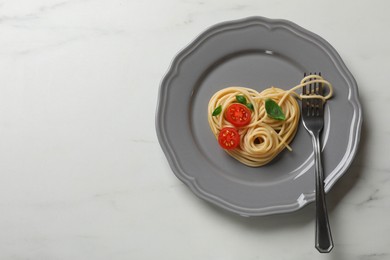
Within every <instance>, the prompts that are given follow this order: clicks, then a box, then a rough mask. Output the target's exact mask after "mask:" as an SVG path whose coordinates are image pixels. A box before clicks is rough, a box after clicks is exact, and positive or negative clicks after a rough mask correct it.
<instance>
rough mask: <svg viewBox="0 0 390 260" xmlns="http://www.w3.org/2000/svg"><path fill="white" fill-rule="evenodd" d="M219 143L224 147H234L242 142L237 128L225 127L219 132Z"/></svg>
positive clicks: (227, 148)
mask: <svg viewBox="0 0 390 260" xmlns="http://www.w3.org/2000/svg"><path fill="white" fill-rule="evenodd" d="M218 143H219V145H220V146H221V147H222V148H223V149H226V150H231V149H234V148H236V147H237V146H238V145H239V144H240V135H239V133H238V132H237V130H236V129H235V128H233V127H224V128H222V129H221V132H219V135H218Z"/></svg>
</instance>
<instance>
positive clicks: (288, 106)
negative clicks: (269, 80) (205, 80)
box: [208, 75, 333, 167]
mask: <svg viewBox="0 0 390 260" xmlns="http://www.w3.org/2000/svg"><path fill="white" fill-rule="evenodd" d="M313 83H322V86H326V87H327V88H328V90H329V91H328V94H327V95H326V96H317V95H310V96H307V95H300V94H298V93H296V92H295V91H296V90H297V89H300V88H302V87H303V86H308V85H310V84H313ZM332 93H333V88H332V85H331V84H330V83H329V82H328V81H326V80H324V79H323V78H322V77H321V76H319V75H309V76H307V77H305V78H303V79H302V80H301V82H300V84H299V85H297V86H295V87H293V88H290V89H288V90H284V89H281V88H276V87H271V88H267V89H265V90H263V91H262V92H257V91H256V90H254V89H250V88H245V87H228V88H225V89H222V90H220V91H218V92H216V93H215V94H214V95H213V96H212V97H211V99H210V101H209V104H208V122H209V125H210V128H211V131H212V132H213V134H214V135H215V137H216V138H217V139H218V135H219V134H220V132H221V130H222V129H223V128H225V127H230V128H235V129H236V130H237V132H238V134H239V136H240V141H239V145H238V146H237V147H235V148H234V149H229V150H228V149H226V150H225V151H226V152H227V153H228V154H230V155H231V156H232V157H234V158H235V159H237V160H238V161H240V162H241V163H243V164H245V165H248V166H252V167H257V166H262V165H265V164H267V163H269V162H270V161H271V160H272V159H274V158H275V157H276V156H277V155H278V154H279V153H280V152H281V151H283V150H284V148H287V149H289V150H290V151H291V150H292V149H291V147H290V146H289V144H290V142H291V141H292V140H293V139H294V136H295V133H296V132H297V129H298V125H299V118H300V107H299V105H298V102H297V99H303V98H313V97H314V98H321V99H323V100H324V101H326V100H327V99H329V98H330V97H331V96H332ZM237 96H239V97H244V98H245V100H246V101H247V103H248V104H251V105H250V108H251V109H252V110H251V119H250V122H249V123H248V124H247V125H245V126H239V127H237V126H235V125H233V124H232V123H231V122H229V121H228V120H227V119H226V113H225V112H226V110H227V108H228V107H229V106H230V105H232V104H234V103H237ZM269 99H271V100H273V101H274V102H276V103H277V104H278V105H279V107H280V108H281V110H282V111H283V113H284V116H285V119H284V120H277V119H274V118H271V117H270V116H268V114H267V111H266V108H265V103H266V100H269ZM217 108H219V110H220V111H219V112H220V113H219V114H218V115H214V116H213V112H214V111H215V110H216V109H217Z"/></svg>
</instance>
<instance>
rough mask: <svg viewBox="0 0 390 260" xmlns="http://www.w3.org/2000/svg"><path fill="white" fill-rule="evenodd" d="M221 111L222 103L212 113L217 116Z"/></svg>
mask: <svg viewBox="0 0 390 260" xmlns="http://www.w3.org/2000/svg"><path fill="white" fill-rule="evenodd" d="M221 112H222V105H219V106H217V108H216V109H214V111H213V113H212V114H211V115H212V116H217V115H219V114H221Z"/></svg>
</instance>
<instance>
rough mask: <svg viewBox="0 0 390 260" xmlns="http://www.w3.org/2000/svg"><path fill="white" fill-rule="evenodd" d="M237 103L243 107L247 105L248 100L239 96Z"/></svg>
mask: <svg viewBox="0 0 390 260" xmlns="http://www.w3.org/2000/svg"><path fill="white" fill-rule="evenodd" d="M236 99H237V102H238V103H241V104H243V105H246V98H245V97H244V96H240V95H237V96H236Z"/></svg>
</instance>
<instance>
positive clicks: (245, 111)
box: [225, 103, 251, 127]
mask: <svg viewBox="0 0 390 260" xmlns="http://www.w3.org/2000/svg"><path fill="white" fill-rule="evenodd" d="M225 118H226V120H227V121H229V122H230V123H232V124H233V125H234V126H237V127H240V126H246V125H248V124H249V123H250V121H251V111H250V110H249V108H247V107H246V106H244V105H242V104H239V103H234V104H231V105H230V106H229V107H228V108H227V109H226V112H225Z"/></svg>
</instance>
